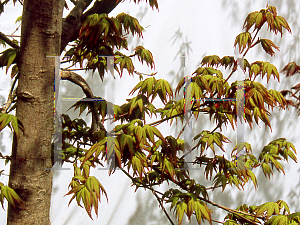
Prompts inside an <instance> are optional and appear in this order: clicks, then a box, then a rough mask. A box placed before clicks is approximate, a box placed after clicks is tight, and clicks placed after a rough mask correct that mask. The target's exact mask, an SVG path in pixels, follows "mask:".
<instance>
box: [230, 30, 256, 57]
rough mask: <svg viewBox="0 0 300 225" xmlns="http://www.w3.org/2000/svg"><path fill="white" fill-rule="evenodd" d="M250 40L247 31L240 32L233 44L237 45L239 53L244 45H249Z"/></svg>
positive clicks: (243, 48)
mask: <svg viewBox="0 0 300 225" xmlns="http://www.w3.org/2000/svg"><path fill="white" fill-rule="evenodd" d="M251 42H252V37H251V34H250V33H249V32H244V33H240V34H239V35H238V36H237V37H236V38H235V41H234V46H236V45H238V46H239V53H242V52H243V51H244V50H245V48H246V47H248V48H249V47H250V45H251Z"/></svg>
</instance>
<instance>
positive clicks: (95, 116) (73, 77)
mask: <svg viewBox="0 0 300 225" xmlns="http://www.w3.org/2000/svg"><path fill="white" fill-rule="evenodd" d="M61 79H62V80H68V81H71V82H72V83H74V84H77V85H78V86H79V87H81V89H82V91H83V92H84V94H85V95H86V97H87V98H94V95H93V92H92V89H91V88H90V86H89V85H88V83H87V82H86V81H85V79H83V77H81V76H80V75H79V74H77V73H75V72H71V71H62V75H61ZM91 104H92V107H91V110H92V125H91V132H92V134H94V133H95V132H96V130H97V128H100V129H101V130H105V128H104V126H103V124H102V123H101V121H100V116H99V113H98V110H97V109H96V102H95V101H92V103H91Z"/></svg>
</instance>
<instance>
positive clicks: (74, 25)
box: [60, 0, 120, 54]
mask: <svg viewBox="0 0 300 225" xmlns="http://www.w3.org/2000/svg"><path fill="white" fill-rule="evenodd" d="M119 2H120V1H118V0H98V1H96V2H95V3H94V5H93V6H92V8H90V9H89V10H88V11H87V12H86V13H83V12H84V11H85V10H86V9H87V7H88V6H89V5H90V4H91V3H92V0H79V1H76V5H75V7H74V8H73V9H72V11H71V12H70V13H69V15H68V16H67V17H66V18H63V24H62V35H61V49H60V54H61V53H62V51H63V50H64V49H65V47H66V46H67V44H68V43H69V42H72V41H75V40H76V39H77V38H78V36H79V30H80V27H81V24H82V23H83V21H84V20H85V18H86V17H87V16H89V15H92V14H95V13H97V14H101V13H106V14H108V13H110V12H111V11H112V10H113V9H114V8H115V7H116V6H117V5H118V4H119Z"/></svg>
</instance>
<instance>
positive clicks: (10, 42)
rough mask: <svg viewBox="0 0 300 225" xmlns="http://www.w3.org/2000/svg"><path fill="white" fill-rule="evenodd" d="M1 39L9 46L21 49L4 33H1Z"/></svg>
mask: <svg viewBox="0 0 300 225" xmlns="http://www.w3.org/2000/svg"><path fill="white" fill-rule="evenodd" d="M0 39H2V40H3V41H5V42H6V43H7V44H8V45H10V46H11V47H13V48H17V49H20V46H19V45H17V44H16V43H15V42H13V41H12V40H10V39H9V38H8V37H6V35H5V34H3V33H2V32H0Z"/></svg>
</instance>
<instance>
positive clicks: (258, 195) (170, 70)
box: [0, 0, 300, 225]
mask: <svg viewBox="0 0 300 225" xmlns="http://www.w3.org/2000/svg"><path fill="white" fill-rule="evenodd" d="M266 3H267V2H266V1H262V0H259V1H250V0H247V1H243V2H242V3H240V1H237V0H231V1H229V0H222V1H220V0H219V1H217V0H212V1H204V0H202V1H199V0H198V1H196V0H188V1H179V0H172V1H166V0H164V1H159V12H157V10H154V11H153V10H151V9H150V7H149V6H148V5H147V4H146V3H142V4H139V5H135V4H134V3H133V2H125V3H122V4H120V5H119V6H118V7H117V8H116V9H114V10H113V11H112V13H111V14H110V16H115V15H117V14H118V13H120V12H126V13H129V14H130V15H132V16H135V17H137V18H138V19H139V21H140V23H141V24H142V26H144V27H145V28H146V32H145V33H144V39H143V40H140V39H137V38H129V43H130V47H129V50H130V51H131V52H129V53H128V54H130V53H132V50H133V49H134V47H135V46H137V45H143V46H144V47H145V48H147V49H149V50H150V51H151V52H152V53H153V56H154V60H155V63H156V67H155V71H158V74H157V77H158V78H163V79H166V80H168V81H169V82H170V83H171V84H172V87H173V89H175V87H176V85H177V82H178V81H179V80H180V79H181V78H182V76H184V70H183V61H182V59H181V58H180V57H179V55H182V54H188V55H189V60H188V61H187V63H186V65H187V67H186V71H190V72H193V71H194V70H195V69H196V68H197V66H198V65H199V62H200V61H201V59H202V58H203V56H205V55H213V54H216V55H219V56H220V57H223V56H225V55H234V48H233V43H234V40H235V37H236V35H238V34H239V33H240V32H242V26H243V23H244V20H245V18H246V16H247V15H248V14H249V13H250V12H252V11H256V10H260V9H261V8H265V7H266ZM268 3H269V5H274V6H276V7H277V9H278V14H279V15H280V16H283V17H285V18H286V19H287V21H288V23H289V24H290V26H291V29H292V32H293V34H292V35H291V34H289V33H288V32H286V31H285V30H284V34H283V38H282V39H281V38H280V35H278V36H277V37H275V36H274V35H273V33H270V32H262V33H263V34H264V35H265V36H264V37H267V38H270V39H271V40H273V41H274V43H275V44H277V45H279V46H280V50H281V51H280V52H276V57H275V58H274V57H270V56H267V55H266V54H265V53H264V52H262V51H261V47H258V46H257V47H256V48H255V49H253V50H251V51H250V52H249V53H248V55H247V56H246V58H247V59H248V61H249V62H253V61H256V60H263V61H269V62H271V63H273V64H274V65H275V66H277V68H278V69H279V70H280V69H282V67H283V66H284V65H286V64H287V63H288V62H290V61H296V62H297V63H298V64H299V63H300V62H299V51H298V49H299V25H298V22H299V15H298V12H299V10H300V3H299V2H298V1H294V0H289V1H287V0H286V1H279V0H273V1H268ZM68 5H69V6H72V4H71V3H69V4H68ZM67 13H68V11H66V10H65V14H64V15H66V14H67ZM20 15H21V8H20V6H19V5H18V4H16V7H14V6H13V4H12V3H10V4H9V5H8V6H6V7H5V13H3V14H2V15H1V16H0V24H1V26H0V30H1V32H3V33H5V34H11V33H12V32H13V31H14V30H15V28H16V26H17V25H15V24H14V21H15V19H16V18H17V17H18V16H20ZM265 30H266V25H265V27H264V29H263V31H265ZM262 33H261V35H262ZM135 65H136V68H137V69H138V70H139V71H141V72H151V70H150V69H148V68H147V67H146V66H140V63H139V62H138V61H136V63H135ZM63 66H65V65H63ZM81 74H82V75H83V76H84V77H85V78H86V79H87V81H88V82H89V84H90V85H91V87H92V89H93V91H94V93H95V95H99V96H103V97H105V94H106V90H105V88H104V87H103V85H101V83H99V82H100V79H99V76H97V74H95V75H94V77H93V78H92V76H91V74H90V73H87V74H83V73H81ZM224 75H226V73H225V74H224ZM298 76H299V75H295V76H294V77H291V78H285V77H284V76H283V75H281V83H280V84H278V82H277V81H274V79H273V78H271V80H270V82H269V84H268V85H266V79H264V80H263V81H262V82H263V83H264V84H265V85H266V86H267V87H268V88H272V89H275V90H282V89H287V88H289V87H292V86H293V85H294V84H296V82H297V83H298V82H299V78H298ZM235 79H236V76H234V77H233V78H232V79H231V80H230V81H233V80H235ZM0 81H1V82H0V91H1V92H0V104H3V103H4V102H5V101H6V98H7V94H8V92H9V88H10V84H11V80H10V77H9V74H8V75H5V70H3V71H1V78H0ZM120 81H121V82H120ZM138 81H139V79H138V77H137V76H135V77H134V78H132V77H129V76H128V75H127V74H126V73H125V74H124V75H123V78H122V79H121V80H120V79H119V78H117V81H116V85H115V90H116V91H115V99H116V104H122V103H123V102H124V101H125V99H126V98H128V96H127V94H128V93H129V92H130V90H131V89H132V88H133V87H134V86H135V85H136V84H137V82H138ZM257 81H260V80H257ZM61 88H62V89H61V90H62V93H63V97H83V94H82V92H81V89H80V88H79V87H77V86H76V85H72V84H70V83H69V82H66V81H64V82H62V87H61ZM73 103H75V102H63V110H66V109H68V108H69V106H70V105H71V104H73ZM157 103H158V104H157V105H156V106H161V104H159V103H160V102H159V101H157ZM69 114H70V116H71V118H75V117H77V116H78V112H77V111H76V112H75V113H73V111H69ZM273 115H274V116H273V117H272V118H270V121H271V125H272V128H273V129H272V131H273V132H271V131H270V129H266V130H265V127H264V125H263V124H262V123H260V126H261V128H259V127H258V126H257V125H254V128H253V130H250V129H248V128H247V129H246V133H245V140H246V141H247V142H249V143H250V144H252V148H253V150H254V154H256V155H257V156H258V154H259V152H260V151H261V149H262V147H263V146H264V145H266V144H268V143H269V142H270V141H271V140H274V139H276V138H280V137H285V138H287V140H288V141H291V142H292V143H294V144H295V146H296V148H297V149H298V150H299V146H300V141H299V138H298V137H299V134H298V132H297V126H298V124H299V118H298V117H297V116H296V114H295V112H294V110H293V109H290V111H287V112H284V111H283V112H282V111H281V112H277V111H276V112H274V114H273ZM193 124H194V126H193V127H195V130H194V131H195V133H196V132H197V131H201V130H202V129H213V128H214V126H215V125H212V124H211V123H209V122H208V117H201V118H199V119H198V121H197V123H195V122H194V123H193ZM158 128H160V129H161V130H162V132H163V134H164V135H170V134H171V135H174V136H177V135H176V134H178V132H179V130H180V129H181V124H180V123H178V126H177V127H176V126H173V125H172V127H171V128H170V126H169V125H167V124H165V125H160V126H159V127H158ZM224 134H225V135H227V136H228V137H230V139H231V140H232V141H233V144H231V145H228V147H227V148H226V149H227V152H226V155H229V154H230V151H231V150H232V148H233V145H234V144H235V137H236V132H235V131H232V129H231V128H230V127H229V126H228V129H227V131H225V133H224ZM0 137H1V139H0V148H1V152H3V153H4V154H9V152H10V149H11V134H10V130H9V129H7V128H6V129H5V130H4V131H3V132H1V133H0ZM182 137H183V136H182ZM218 153H219V154H221V153H220V152H218ZM2 161H3V160H2ZM2 161H1V162H0V163H1V164H0V168H1V169H2V168H4V169H5V170H6V171H5V172H6V174H7V173H8V171H9V166H8V165H7V166H4V162H2ZM283 166H284V169H285V171H286V175H285V176H284V175H283V174H279V173H277V172H275V173H274V176H273V179H272V180H271V181H269V180H268V179H266V178H265V177H264V175H263V173H262V171H261V170H258V171H256V174H257V177H258V180H259V188H258V189H257V190H256V191H255V189H254V187H253V185H251V184H250V185H247V186H246V187H245V191H244V192H242V191H238V190H237V188H229V187H228V188H227V190H225V191H224V193H221V191H215V192H214V193H213V197H212V199H211V200H212V201H215V202H218V203H220V204H224V205H225V206H228V207H237V206H238V205H240V204H242V203H246V204H261V203H263V202H266V201H277V200H278V199H283V200H286V201H287V203H288V204H289V205H290V208H291V211H292V212H294V211H299V210H300V208H299V205H300V204H299V192H300V190H299V186H300V185H299V184H300V180H299V175H298V174H299V170H300V169H299V165H298V164H295V163H294V162H292V161H290V163H289V164H287V163H283ZM64 167H70V168H72V165H64ZM92 174H93V175H95V176H96V177H97V178H98V179H99V181H100V182H101V183H102V184H103V186H104V187H105V189H106V191H107V193H108V197H109V203H107V202H106V199H105V197H103V198H102V202H101V204H100V206H99V216H98V218H96V216H95V215H94V214H93V217H94V221H92V220H90V218H89V217H88V216H87V214H86V212H85V210H84V209H82V208H80V207H78V206H77V204H76V202H75V201H74V202H72V203H71V204H70V207H68V206H67V204H68V201H69V199H70V197H71V196H66V197H63V195H64V194H66V193H67V192H68V184H69V182H70V181H71V177H72V175H73V171H72V170H70V171H55V172H54V181H53V196H52V208H51V221H52V223H53V224H55V225H56V224H57V225H63V224H107V225H108V224H110V225H113V224H121V225H123V224H124V225H132V224H137V225H140V224H147V225H150V224H151V225H155V224H169V223H168V221H167V219H166V217H165V216H164V214H163V213H162V211H161V210H160V209H159V208H158V203H157V201H156V199H155V197H154V196H152V194H151V193H150V192H147V191H146V192H145V191H144V190H143V189H141V190H138V191H137V192H136V193H134V188H133V187H130V180H128V179H127V177H126V176H124V175H123V173H121V172H119V171H117V172H116V173H115V174H113V175H112V176H111V177H109V176H108V173H107V171H98V170H94V171H92ZM192 175H193V177H195V178H196V179H197V181H198V182H203V181H202V180H203V170H202V169H201V170H197V171H193V172H192ZM7 180H8V177H7V176H1V177H0V181H1V182H3V183H5V184H7ZM166 188H167V187H166V186H162V187H161V190H166ZM209 207H210V208H212V207H211V206H209ZM6 208H7V207H6V206H5V209H6ZM212 209H213V210H215V208H212ZM170 214H171V215H173V214H172V213H170ZM224 215H225V213H223V212H221V211H220V210H217V211H216V213H214V214H213V218H214V219H219V216H224ZM220 220H222V219H220ZM5 223H6V211H4V210H0V224H5ZM184 224H188V222H186V221H185V222H184ZM191 224H196V221H195V220H193V221H192V223H191Z"/></svg>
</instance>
